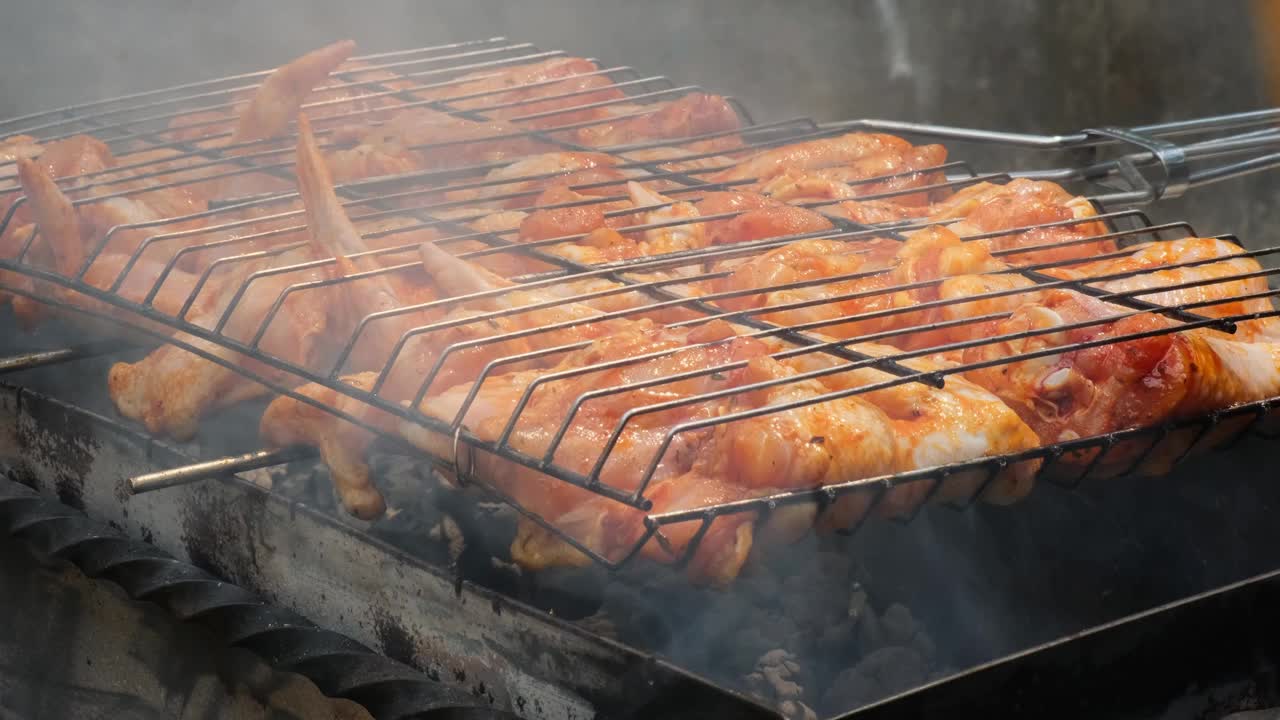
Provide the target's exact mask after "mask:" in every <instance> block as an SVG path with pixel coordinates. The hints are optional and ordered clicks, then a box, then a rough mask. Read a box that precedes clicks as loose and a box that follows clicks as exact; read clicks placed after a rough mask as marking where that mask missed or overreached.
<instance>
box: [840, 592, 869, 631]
mask: <svg viewBox="0 0 1280 720" xmlns="http://www.w3.org/2000/svg"><path fill="white" fill-rule="evenodd" d="M870 602H871V601H870V599H869V598H868V597H867V591H866V590H863V589H862V586H861V585H859V584H858V583H854V584H853V592H852V593H850V594H849V605H848V609H847V610H846V611H845V612H846V613H848V616H849V619H850V620H852V621H853V622H854V623H859V622H862V619H863V618H864V617H865V616H866V615H867V614H868V610H869V609H870Z"/></svg>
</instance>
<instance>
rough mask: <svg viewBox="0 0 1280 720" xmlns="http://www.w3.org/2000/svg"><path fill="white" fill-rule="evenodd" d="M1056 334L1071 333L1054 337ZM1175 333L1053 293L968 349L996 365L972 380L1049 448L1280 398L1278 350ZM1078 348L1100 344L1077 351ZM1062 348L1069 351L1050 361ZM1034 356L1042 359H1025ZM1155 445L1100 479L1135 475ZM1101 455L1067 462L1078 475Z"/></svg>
mask: <svg viewBox="0 0 1280 720" xmlns="http://www.w3.org/2000/svg"><path fill="white" fill-rule="evenodd" d="M1058 327H1061V328H1063V329H1062V330H1061V331H1054V328H1058ZM1176 327H1177V324H1176V323H1175V322H1174V321H1172V320H1168V319H1166V318H1163V317H1160V316H1157V315H1150V314H1134V313H1133V312H1132V311H1127V310H1125V309H1123V308H1118V307H1116V306H1114V305H1108V304H1107V303H1104V302H1101V301H1099V300H1096V299H1093V298H1089V297H1086V296H1084V295H1080V294H1078V293H1075V292H1071V291H1062V290H1058V291H1049V292H1046V293H1045V295H1044V297H1043V300H1042V302H1039V303H1035V304H1028V305H1024V306H1022V307H1019V308H1018V309H1017V310H1015V311H1014V312H1013V314H1012V316H1011V317H1009V318H1008V319H1006V320H1002V321H998V322H995V323H992V325H991V327H990V328H989V329H988V334H989V335H990V336H991V337H992V338H993V340H992V342H990V343H986V344H982V345H979V346H976V347H972V348H969V349H968V350H966V351H965V352H964V358H963V359H964V361H965V362H966V363H984V362H992V361H995V362H996V363H997V364H993V365H991V366H990V367H981V368H976V369H973V370H969V371H967V372H965V377H966V378H968V379H969V380H971V381H973V382H975V383H977V384H978V385H981V386H983V387H985V388H987V389H988V390H990V391H991V392H993V393H995V394H996V395H998V396H999V397H1000V399H1001V400H1003V401H1004V402H1005V404H1007V405H1008V406H1009V407H1011V408H1013V409H1014V411H1016V412H1017V413H1018V415H1019V416H1020V417H1022V419H1023V420H1024V421H1025V422H1026V423H1027V424H1028V425H1029V426H1031V427H1032V428H1033V429H1034V430H1035V431H1036V433H1037V434H1038V435H1039V436H1040V437H1041V438H1042V439H1043V440H1044V441H1045V442H1062V441H1066V440H1074V439H1077V438H1084V437H1092V436H1097V435H1103V434H1106V433H1110V432H1114V431H1116V430H1122V429H1125V428H1132V427H1139V426H1145V425H1155V424H1160V423H1165V422H1168V421H1171V420H1177V419H1180V418H1186V417H1191V416H1194V415H1198V414H1203V413H1207V412H1209V411H1212V410H1217V409H1221V408H1225V407H1229V406H1231V405H1234V404H1237V403H1242V402H1248V401H1251V400H1259V399H1262V398H1267V397H1272V396H1275V395H1277V394H1280V344H1277V343H1274V342H1252V343H1250V342H1239V341H1235V340H1229V339H1226V338H1224V337H1221V336H1219V335H1215V334H1214V333H1208V332H1204V331H1201V330H1186V331H1181V332H1162V331H1165V330H1169V329H1173V328H1176ZM1030 332H1034V334H1031V335H1028V333H1030ZM1157 333H1159V334H1157ZM1104 341H1105V344H1102V343H1103V342H1104ZM1078 343H1098V344H1096V345H1087V346H1085V347H1069V346H1073V345H1076V344H1078ZM1059 347H1061V348H1063V350H1062V351H1061V352H1056V353H1051V354H1044V353H1045V351H1046V350H1051V349H1052V348H1059ZM1032 353H1041V354H1040V355H1038V356H1036V357H1026V358H1025V359H1022V358H1024V357H1025V355H1026V354H1032ZM1002 361H1003V362H1002ZM1149 444H1150V442H1149V441H1148V440H1140V441H1134V442H1125V443H1120V444H1118V445H1116V446H1115V447H1113V448H1111V449H1110V451H1108V452H1107V453H1106V456H1105V458H1104V459H1103V463H1104V465H1105V466H1106V467H1104V468H1101V469H1100V471H1106V470H1108V469H1110V470H1114V469H1116V468H1125V467H1127V466H1129V465H1130V464H1132V463H1133V462H1135V461H1136V460H1137V456H1138V454H1139V453H1141V452H1143V451H1144V450H1145V449H1146V448H1147V446H1148V445H1149ZM1099 452H1101V451H1100V450H1098V449H1092V450H1087V451H1082V452H1079V453H1072V454H1070V455H1068V456H1067V457H1065V458H1064V460H1065V461H1066V465H1067V466H1068V467H1072V466H1076V467H1078V466H1079V465H1080V464H1087V463H1091V462H1094V461H1095V458H1096V456H1097V454H1098V453H1099ZM1175 454H1177V453H1176V452H1175ZM1164 459H1165V460H1167V458H1164Z"/></svg>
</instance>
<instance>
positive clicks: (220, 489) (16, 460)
mask: <svg viewBox="0 0 1280 720" xmlns="http://www.w3.org/2000/svg"><path fill="white" fill-rule="evenodd" d="M187 460H189V458H183V457H182V456H181V455H179V454H178V453H176V452H175V451H173V450H172V449H170V448H167V447H165V446H164V445H162V444H160V443H157V442H155V441H153V440H150V439H148V438H145V437H143V436H141V435H139V434H136V433H134V432H133V431H130V430H128V429H125V428H123V427H122V426H120V425H118V424H116V423H114V422H112V421H110V420H108V419H106V418H104V417H100V416H96V415H93V414H90V413H86V412H83V411H80V410H78V409H76V408H74V407H71V406H68V405H65V404H63V403H61V402H59V401H57V400H54V399H52V398H48V397H46V396H43V395H39V394H37V393H34V392H31V391H28V390H23V389H19V388H15V387H12V386H7V385H0V464H3V465H4V466H5V468H6V469H7V471H8V473H9V474H10V476H11V477H13V478H15V479H16V480H18V481H19V482H22V483H23V484H26V485H28V486H30V487H33V488H35V489H37V490H38V491H39V492H40V493H42V494H45V495H49V496H55V497H57V498H58V499H59V500H61V501H62V502H63V503H64V504H66V505H68V506H70V507H73V508H76V509H80V510H84V511H85V512H86V513H88V514H89V515H90V516H91V517H93V518H95V519H98V520H100V521H103V522H106V523H108V524H109V525H111V526H112V527H114V528H116V529H119V530H121V531H123V532H124V533H126V534H128V535H129V536H130V537H133V538H137V539H140V540H143V541H145V542H147V543H150V544H153V545H154V546H156V547H157V548H160V549H162V550H164V551H165V552H167V553H170V554H172V555H173V556H175V557H177V558H179V559H181V560H186V561H190V562H192V563H194V564H195V565H197V566H199V567H201V568H203V569H206V570H209V571H210V572H213V573H214V574H215V575H217V576H219V577H223V578H225V579H227V580H229V581H231V582H234V583H236V584H238V585H241V586H243V587H245V588H247V589H248V590H251V591H253V592H255V593H257V594H259V595H261V596H263V597H264V598H266V599H267V600H268V601H269V602H272V603H274V604H277V605H280V606H282V607H285V608H288V609H290V610H293V611H295V612H297V613H299V614H301V615H303V616H305V617H307V618H309V619H310V620H312V621H314V622H316V623H318V624H319V625H321V626H323V627H328V628H332V629H334V630H336V631H338V632H341V633H343V634H345V635H347V636H349V637H351V638H353V639H355V640H356V641H358V642H360V643H363V644H365V645H367V646H369V647H373V648H377V649H380V650H381V651H382V652H384V653H386V654H387V655H388V656H389V657H391V658H393V659H396V660H401V661H404V662H407V663H409V664H411V665H414V666H415V667H418V668H420V669H421V670H423V671H424V672H425V673H426V674H427V675H428V677H431V678H433V679H439V680H441V681H443V682H445V683H447V684H450V685H453V686H455V687H458V688H461V689H463V690H464V691H466V692H469V693H471V694H473V695H475V696H478V697H480V698H482V699H483V700H485V701H486V702H487V703H489V704H491V705H492V706H493V707H495V708H498V709H503V710H510V711H512V712H514V713H516V714H518V715H520V716H522V717H526V718H591V717H626V716H633V717H651V716H653V715H647V714H646V712H647V710H646V707H647V706H650V707H651V705H650V704H651V703H661V702H663V701H666V700H669V699H670V698H675V697H678V698H680V700H681V702H682V703H684V704H685V706H686V707H687V708H688V709H689V710H690V711H691V712H699V711H705V709H706V708H707V707H717V705H716V703H717V702H721V703H723V702H727V703H729V705H728V706H725V705H720V706H718V707H720V708H721V709H723V708H724V707H734V708H735V711H736V712H738V713H740V714H741V716H757V717H772V716H773V715H772V714H771V713H769V712H767V711H764V710H763V709H761V708H759V707H757V706H754V705H753V704H750V703H748V702H746V701H745V700H740V699H738V698H733V697H725V696H723V695H722V694H721V693H719V692H716V691H712V690H710V686H708V685H705V684H703V683H700V682H699V681H697V680H696V679H694V678H692V677H691V676H689V675H687V674H685V673H683V672H681V671H678V670H676V669H675V668H673V667H672V666H670V665H668V664H666V663H664V662H662V661H658V660H655V659H653V658H651V657H649V656H646V655H643V654H640V653H637V652H635V651H632V650H629V649H628V648H626V647H624V646H621V645H619V644H617V643H612V642H610V641H607V640H604V639H601V638H597V637H594V636H591V635H589V634H587V633H585V632H584V631H582V630H580V629H578V628H575V627H572V626H570V625H568V624H564V623H561V622H559V621H556V620H555V619H554V618H550V617H547V616H545V615H543V614H540V613H538V612H537V611H534V610H531V609H529V608H525V607H523V606H520V605H516V604H512V603H511V602H510V601H509V600H506V599H504V598H502V597H501V596H499V595H497V594H495V593H492V592H490V591H488V590H485V589H483V588H478V587H474V586H471V585H470V584H468V583H463V582H461V581H457V582H455V580H454V579H453V578H451V577H449V576H447V575H446V574H444V573H442V572H441V571H439V570H437V569H435V568H432V567H429V566H426V565H423V564H421V563H419V562H417V561H416V560H414V559H412V558H409V557H407V556H405V555H403V554H402V553H399V552H397V551H395V550H393V549H391V548H389V547H386V546H384V545H382V544H381V543H378V542H377V541H374V540H371V539H369V538H368V537H366V536H363V535H362V534H360V533H358V532H357V531H355V530H353V529H351V528H348V527H345V526H343V525H340V524H339V523H337V522H335V521H334V520H332V519H330V518H327V517H324V516H321V515H319V514H318V513H315V512H313V511H311V510H310V509H308V508H306V507H305V506H301V505H297V504H292V503H290V502H289V501H287V500H285V499H283V498H281V497H279V496H277V495H272V494H270V493H268V492H266V491H264V490H262V489H261V488H259V487H257V486H256V485H254V484H252V483H250V482H247V481H245V480H242V479H240V478H235V477H233V478H227V479H221V480H214V481H210V482H206V483H203V484H199V485H191V486H185V487H179V488H173V489H170V490H167V491H165V492H161V493H151V494H147V495H141V496H131V495H130V494H129V492H128V489H127V487H126V486H125V483H126V480H127V478H128V477H130V476H132V475H135V474H138V473H139V472H146V471H148V470H153V469H155V468H157V467H164V466H167V465H173V464H177V463H179V462H184V461H187ZM664 716H665V715H664ZM671 717H675V716H671Z"/></svg>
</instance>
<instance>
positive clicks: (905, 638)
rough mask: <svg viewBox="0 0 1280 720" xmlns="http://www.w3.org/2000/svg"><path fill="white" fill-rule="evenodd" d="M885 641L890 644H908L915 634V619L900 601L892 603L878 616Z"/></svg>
mask: <svg viewBox="0 0 1280 720" xmlns="http://www.w3.org/2000/svg"><path fill="white" fill-rule="evenodd" d="M880 627H881V628H882V629H883V630H884V639H885V642H887V643H889V644H890V645H910V644H911V641H912V640H913V639H914V638H915V636H916V627H917V626H916V621H915V618H913V617H911V611H910V610H908V609H907V608H906V607H905V606H903V605H902V604H900V603H894V604H892V605H890V606H889V607H888V608H886V609H885V611H884V614H883V615H881V616H880Z"/></svg>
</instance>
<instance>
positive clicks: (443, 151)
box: [327, 107, 550, 182]
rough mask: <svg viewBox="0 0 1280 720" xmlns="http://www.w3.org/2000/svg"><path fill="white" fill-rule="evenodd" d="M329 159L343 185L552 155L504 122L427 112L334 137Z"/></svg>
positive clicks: (404, 115) (543, 145)
mask: <svg viewBox="0 0 1280 720" xmlns="http://www.w3.org/2000/svg"><path fill="white" fill-rule="evenodd" d="M332 139H333V141H334V144H335V145H336V146H338V147H336V148H335V149H333V150H331V151H330V153H329V156H328V158H327V160H328V163H329V165H330V167H331V168H332V169H333V174H334V177H335V178H336V179H337V180H338V181H339V182H348V181H351V180H356V179H360V178H368V177H378V176H383V175H399V174H404V173H409V172H415V171H421V170H439V169H444V168H456V167H464V166H469V165H481V164H488V163H496V162H503V161H504V160H509V159H513V158H518V157H522V156H525V155H530V154H532V153H535V152H540V151H542V150H546V149H549V147H550V146H548V145H547V144H546V143H543V142H542V141H540V140H537V139H535V138H532V137H529V136H527V135H524V134H523V131H522V130H521V129H520V128H517V127H513V126H511V125H509V124H507V123H505V122H503V121H499V120H468V119H466V118H461V117H457V116H455V115H449V114H447V113H443V112H438V111H436V110H430V109H428V108H423V107H415V108H410V109H408V110H401V111H398V112H397V113H396V114H394V115H392V116H391V117H390V118H389V119H388V120H387V121H386V122H385V123H382V124H381V125H377V126H374V127H372V128H369V127H363V126H362V127H358V128H352V129H349V130H343V131H339V132H336V133H334V134H333V138H332Z"/></svg>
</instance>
